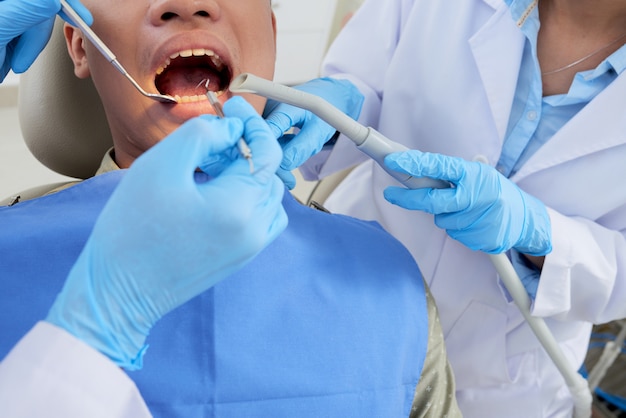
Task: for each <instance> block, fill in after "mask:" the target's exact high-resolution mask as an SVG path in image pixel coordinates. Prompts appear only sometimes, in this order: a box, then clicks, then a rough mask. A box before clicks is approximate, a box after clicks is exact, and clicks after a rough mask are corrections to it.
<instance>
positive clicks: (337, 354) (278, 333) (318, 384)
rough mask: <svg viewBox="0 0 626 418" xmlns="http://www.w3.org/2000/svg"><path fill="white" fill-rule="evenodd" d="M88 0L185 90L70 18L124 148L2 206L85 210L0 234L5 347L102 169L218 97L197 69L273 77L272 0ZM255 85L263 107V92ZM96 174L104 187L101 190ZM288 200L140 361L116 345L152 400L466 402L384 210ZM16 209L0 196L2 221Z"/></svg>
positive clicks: (439, 410)
mask: <svg viewBox="0 0 626 418" xmlns="http://www.w3.org/2000/svg"><path fill="white" fill-rule="evenodd" d="M84 3H85V5H86V6H87V7H88V8H89V10H90V11H91V13H92V14H93V16H94V24H93V26H92V27H93V29H94V31H95V32H96V33H97V34H98V35H99V36H100V37H101V38H102V39H103V40H104V42H105V43H106V44H107V45H108V46H109V48H110V49H111V50H112V51H114V53H115V54H116V55H117V58H118V60H119V61H120V62H121V63H122V64H123V65H124V67H125V68H126V70H128V72H129V73H130V74H132V76H133V77H134V78H135V79H136V80H137V81H138V83H139V84H140V85H141V86H142V87H143V88H144V89H146V90H148V91H160V92H161V93H164V94H169V95H172V96H175V97H177V98H179V104H175V105H171V104H164V103H159V102H156V101H153V100H151V99H149V98H146V97H143V96H142V95H140V94H138V93H137V91H136V90H135V89H134V88H133V87H132V85H131V84H130V83H129V82H128V81H127V80H126V79H125V78H124V77H123V76H121V75H120V74H119V72H118V71H117V70H116V69H115V68H113V67H112V66H111V65H110V64H109V63H108V62H107V61H106V60H105V59H104V58H103V57H102V56H101V55H100V54H99V52H98V51H97V50H96V49H95V48H94V47H93V45H91V44H90V42H89V41H88V40H86V39H85V38H84V37H83V36H82V34H81V33H80V31H79V30H77V29H75V28H73V27H71V26H66V27H65V29H64V31H65V36H66V38H67V43H68V50H69V53H70V56H71V58H72V61H73V62H74V71H75V74H76V75H77V76H78V77H80V78H87V77H91V78H92V80H93V82H94V84H95V86H96V89H97V90H98V92H99V95H100V97H101V99H102V103H103V105H104V109H105V111H106V116H107V119H108V122H109V125H110V129H111V133H112V137H113V142H114V149H113V151H112V152H110V153H109V154H108V155H106V156H105V158H104V161H103V164H102V167H101V169H100V172H99V173H100V174H102V175H101V176H97V178H102V179H104V180H102V182H100V183H99V182H97V181H96V182H91V183H89V182H86V183H82V184H79V185H77V186H73V187H70V188H68V189H65V190H61V191H59V192H57V193H55V194H53V195H49V196H46V197H45V198H42V199H36V200H34V201H29V202H25V203H19V204H17V205H15V206H14V207H12V208H8V209H11V210H12V211H19V210H23V211H25V213H26V214H28V211H29V210H31V208H32V207H36V208H37V207H38V210H40V211H42V210H43V211H44V213H45V211H46V210H49V213H55V212H57V211H58V210H59V209H58V208H68V207H73V208H77V210H76V211H75V213H74V215H73V216H75V218H73V217H70V218H69V219H62V220H61V219H60V220H59V225H65V226H66V228H58V227H55V228H43V230H41V231H29V232H31V234H30V235H29V236H18V237H12V239H11V242H10V245H9V242H8V241H6V239H5V240H1V241H0V243H1V245H2V247H5V246H6V247H7V248H6V249H5V248H2V251H1V252H2V255H1V256H0V258H1V259H0V261H1V264H2V266H3V278H2V280H3V286H4V285H5V284H6V285H7V286H8V288H9V289H11V291H10V292H3V293H2V295H0V301H1V302H0V304H1V305H2V306H3V310H4V312H5V313H8V315H6V314H5V315H4V316H3V317H2V318H0V321H1V322H2V324H1V325H0V327H1V328H2V329H3V333H2V337H0V356H1V357H4V356H5V355H6V353H7V352H8V350H9V349H10V348H11V347H12V346H13V345H14V344H15V343H16V342H17V341H18V339H19V338H20V337H21V336H22V335H24V334H25V333H26V332H27V331H28V330H29V329H30V328H31V327H32V326H33V324H34V323H35V322H36V321H37V320H39V319H41V318H44V317H45V316H46V312H47V310H48V309H49V308H50V306H51V305H52V303H53V301H54V299H55V296H56V295H57V293H58V292H59V290H60V289H61V288H62V286H63V281H64V280H65V277H66V276H67V272H68V270H69V269H70V267H71V265H72V264H73V262H74V261H75V258H76V256H77V254H78V253H79V252H80V248H81V246H80V243H81V242H84V240H85V239H86V236H87V235H88V233H89V225H91V224H92V223H93V221H94V218H95V217H96V216H97V214H98V213H99V211H100V210H101V208H102V206H103V205H104V203H105V202H106V199H107V197H108V196H109V195H110V193H111V192H112V190H113V189H114V186H115V181H116V179H118V178H119V176H117V175H114V176H111V175H110V174H111V173H107V172H111V171H114V170H118V169H119V168H122V169H123V168H128V167H130V165H131V164H132V163H133V162H134V161H135V159H137V158H138V157H139V156H140V155H141V154H142V153H143V152H145V151H146V150H148V149H149V148H151V147H152V146H154V145H155V144H157V143H158V142H160V141H161V140H162V139H163V138H165V137H166V136H167V135H169V134H171V133H173V132H175V131H176V130H177V128H179V126H180V125H182V124H183V123H184V122H185V121H187V120H189V119H191V118H193V117H195V116H198V115H200V114H210V113H213V110H212V108H211V106H210V104H209V102H208V101H207V100H206V98H205V96H204V92H205V90H204V88H203V83H202V81H203V80H207V79H208V80H209V84H208V88H209V89H211V90H213V91H216V92H218V94H219V98H220V101H221V102H222V103H224V102H226V101H227V100H228V99H229V98H230V93H229V92H228V90H227V86H228V84H229V82H230V80H232V78H233V77H235V76H237V75H238V74H240V73H242V72H251V73H254V74H256V75H258V76H261V77H265V78H272V75H273V71H274V61H275V58H276V54H275V35H276V30H275V20H274V15H273V13H272V10H271V7H270V1H269V0H237V1H233V0H200V1H191V0H184V1H183V0H158V1H149V0H136V1H130V2H129V1H122V0H99V1H96V0H89V1H85V2H84ZM245 98H246V100H248V101H249V102H250V103H251V104H252V105H253V106H254V108H255V109H256V110H257V112H261V111H262V109H263V106H264V104H265V100H264V99H263V98H260V97H257V96H253V95H249V96H246V97H245ZM227 108H228V106H226V109H227ZM253 159H254V156H253ZM250 175H251V176H252V175H254V174H250ZM205 181H209V182H210V181H211V180H210V179H208V180H207V179H205ZM101 183H104V185H105V187H102V189H96V190H94V188H95V187H98V185H99V184H101ZM172 192H173V196H172V199H176V196H175V190H173V191H172ZM57 204H58V205H59V206H56V205H57ZM22 205H23V206H22ZM283 206H284V208H285V211H286V213H287V215H288V218H289V225H288V227H287V229H286V230H285V231H284V232H283V233H282V234H281V235H280V236H278V238H276V240H275V241H274V242H273V243H272V244H270V245H269V246H268V247H267V248H266V249H265V250H264V251H263V252H262V253H261V254H260V255H259V256H258V257H257V258H255V259H254V260H252V261H251V262H250V263H249V264H247V265H246V266H245V267H244V268H243V269H242V270H240V271H238V272H237V273H235V274H233V275H232V276H230V277H228V278H227V279H226V280H224V281H223V282H221V283H219V284H218V285H216V286H215V287H213V288H212V289H211V290H209V291H206V292H204V293H202V294H200V296H198V297H196V298H194V299H192V300H191V301H189V302H188V303H186V304H184V305H182V306H181V307H180V308H178V309H176V310H174V311H172V312H171V313H170V314H168V315H167V316H165V317H164V318H162V319H161V320H160V321H159V322H158V323H157V324H156V325H155V326H154V327H153V328H152V329H151V331H150V335H149V337H148V338H147V340H146V344H147V345H149V348H148V349H147V353H146V356H147V357H146V361H145V364H144V365H143V367H141V357H142V356H143V354H144V352H146V346H144V347H141V348H140V349H139V350H138V352H137V353H135V354H136V359H137V361H136V362H134V363H132V364H127V363H124V362H118V361H117V360H116V359H115V358H111V359H112V360H113V361H116V363H117V364H118V365H121V366H122V367H124V368H126V369H128V370H131V369H133V368H135V369H139V370H132V371H129V372H128V376H129V377H130V378H131V379H132V380H133V381H134V382H135V384H136V385H137V387H138V389H139V391H140V392H141V394H142V396H143V398H144V400H145V402H146V404H147V406H148V408H149V410H150V412H151V413H152V414H153V415H154V416H158V417H177V416H179V417H193V416H198V417H200V416H233V417H234V416H236V417H241V416H257V417H280V416H284V417H293V416H312V417H313V416H314V417H321V416H324V417H331V416H337V417H346V416H371V417H395V416H398V417H402V416H409V415H411V416H416V417H418V416H419V417H421V416H432V417H441V416H446V414H449V415H448V416H453V413H454V414H456V413H457V411H458V410H457V407H456V403H455V401H454V397H453V390H454V389H453V388H454V383H453V379H452V377H451V375H450V371H449V367H448V365H447V360H446V359H445V349H444V346H443V341H442V336H441V330H440V329H439V325H438V320H437V317H436V309H435V307H434V304H433V302H432V300H431V299H430V297H429V296H427V290H426V289H425V288H424V284H423V281H422V277H421V275H420V273H419V270H418V268H417V266H416V265H415V263H414V261H413V260H412V258H411V256H410V255H409V253H408V252H407V251H406V250H405V249H404V248H403V247H402V246H401V245H400V244H399V243H398V242H397V241H395V239H393V238H392V237H390V236H389V235H388V234H386V233H385V232H383V230H382V228H380V227H378V226H377V225H375V224H372V223H367V222H362V221H358V220H355V219H352V218H348V217H344V216H339V215H329V214H326V213H323V212H319V211H315V210H312V209H310V208H307V207H304V206H302V205H300V204H299V203H297V202H296V201H295V200H294V199H293V198H292V197H291V195H290V194H289V193H285V195H284V198H283ZM63 210H65V209H63ZM180 210H181V211H185V210H186V209H185V207H180ZM7 213H8V210H7V211H5V212H0V224H1V223H2V219H3V214H7ZM209 216H210V215H209ZM66 218H67V217H66ZM8 219H12V218H10V217H9V218H8ZM225 221H227V220H225ZM56 226H58V225H56ZM207 239H208V240H210V239H211V237H207ZM51 243H53V244H51ZM162 245H163V246H164V247H165V248H166V246H167V245H168V244H167V242H163V243H162ZM34 260H37V262H33V261H34ZM41 260H46V262H45V263H42V262H41ZM24 265H29V266H37V267H38V269H37V268H30V267H29V268H28V269H23V266H24ZM25 270H26V271H25ZM5 272H8V273H6V274H5ZM43 277H46V279H45V281H43V280H42V278H43ZM4 307H7V308H4ZM105 354H106V353H105ZM418 381H419V384H418Z"/></svg>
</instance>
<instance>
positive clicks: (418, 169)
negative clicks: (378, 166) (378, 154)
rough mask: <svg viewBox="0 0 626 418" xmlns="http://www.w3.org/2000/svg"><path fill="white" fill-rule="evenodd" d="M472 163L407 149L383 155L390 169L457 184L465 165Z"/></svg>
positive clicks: (461, 177)
mask: <svg viewBox="0 0 626 418" xmlns="http://www.w3.org/2000/svg"><path fill="white" fill-rule="evenodd" d="M467 164H472V163H469V162H467V161H465V160H463V159H461V158H456V157H449V156H446V155H441V154H433V153H428V152H421V151H417V150H409V151H403V152H394V153H391V154H389V155H387V156H386V157H385V165H386V166H387V167H388V168H390V169H391V170H394V171H398V172H400V173H405V174H409V175H412V176H414V177H431V178H434V179H439V180H445V181H449V182H451V183H454V184H458V183H459V182H460V181H461V180H462V179H463V177H464V176H465V174H466V165H467Z"/></svg>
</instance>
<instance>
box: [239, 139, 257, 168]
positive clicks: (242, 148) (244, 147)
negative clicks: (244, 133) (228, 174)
mask: <svg viewBox="0 0 626 418" xmlns="http://www.w3.org/2000/svg"><path fill="white" fill-rule="evenodd" d="M237 148H238V149H239V153H240V154H241V156H242V157H243V158H245V159H246V160H248V163H249V164H250V174H252V173H254V162H253V161H252V150H251V149H250V147H249V146H248V144H247V143H246V141H245V140H244V139H243V138H240V139H239V142H237Z"/></svg>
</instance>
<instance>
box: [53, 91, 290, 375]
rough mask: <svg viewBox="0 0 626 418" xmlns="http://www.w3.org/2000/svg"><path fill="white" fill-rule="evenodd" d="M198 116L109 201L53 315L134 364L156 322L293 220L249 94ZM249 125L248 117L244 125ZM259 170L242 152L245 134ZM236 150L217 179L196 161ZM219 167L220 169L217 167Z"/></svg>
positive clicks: (272, 144) (152, 153) (142, 161)
mask: <svg viewBox="0 0 626 418" xmlns="http://www.w3.org/2000/svg"><path fill="white" fill-rule="evenodd" d="M224 111H225V112H226V114H227V115H230V116H234V117H227V118H224V119H217V118H216V117H214V116H202V117H199V118H195V119H192V120H190V121H188V122H187V123H185V124H184V125H182V126H181V127H180V128H179V129H178V130H176V131H175V132H173V133H172V134H171V135H169V136H168V137H166V138H165V139H164V140H163V141H162V142H160V143H158V144H157V145H155V146H154V147H153V148H152V149H150V150H149V151H147V152H146V153H145V154H143V155H142V156H141V157H140V158H139V159H137V160H136V161H135V162H134V164H133V165H132V166H131V168H130V169H129V170H128V172H127V173H126V174H125V176H124V177H123V179H122V180H121V182H120V184H119V185H118V187H117V188H116V190H115V191H114V193H113V194H112V196H111V198H110V200H109V201H108V202H107V204H106V205H105V207H104V209H103V210H102V213H101V214H100V216H99V217H98V219H97V221H96V224H95V227H94V229H93V231H92V234H91V236H90V237H89V239H88V241H87V243H86V245H85V247H84V249H83V251H82V252H81V254H80V256H79V258H78V260H77V261H76V263H75V265H74V266H73V268H72V270H71V272H70V274H69V276H68V278H67V281H66V283H65V285H64V287H63V290H62V292H61V293H60V294H59V296H58V297H57V299H56V301H55V302H54V304H53V306H52V308H51V310H50V312H49V314H48V317H47V321H49V322H51V323H53V324H55V325H57V326H59V327H61V328H63V329H65V330H67V331H68V332H70V333H71V334H73V335H74V336H76V337H77V338H79V339H81V340H83V341H84V342H86V343H87V344H89V345H91V346H92V347H93V348H95V349H97V350H99V351H100V352H101V353H103V354H105V355H106V356H108V357H109V358H110V359H111V360H113V361H114V362H115V363H117V364H118V365H119V366H122V367H125V368H127V369H131V370H132V369H136V368H140V367H141V360H142V356H143V352H144V342H145V339H146V337H147V335H148V333H149V331H150V329H151V327H152V326H153V325H154V324H155V322H157V321H158V320H159V318H161V317H162V316H163V315H165V314H166V313H167V312H169V311H171V310H172V309H174V308H176V307H177V306H179V305H182V304H183V303H185V302H186V301H188V300H189V299H191V298H193V297H194V296H196V295H198V294H199V293H201V292H203V291H205V290H206V289H208V288H210V287H211V286H213V285H214V284H215V283H217V282H218V281H220V280H222V279H224V278H225V277H227V276H228V275H230V274H231V273H233V272H234V271H236V270H238V269H239V268H240V267H242V266H243V265H244V264H246V263H247V262H248V261H250V260H251V259H252V258H253V257H255V256H256V255H257V254H258V253H259V252H260V251H261V250H262V249H263V248H264V247H265V246H267V245H268V244H269V243H270V242H271V241H272V240H273V239H274V238H276V237H277V236H278V235H279V234H280V233H281V232H282V231H283V230H284V228H285V227H286V225H287V216H286V214H285V212H284V209H283V207H282V204H281V202H282V196H283V193H284V185H283V184H282V182H281V181H280V179H279V178H278V177H277V176H276V175H275V174H274V173H275V171H276V169H277V168H278V164H279V162H280V158H281V155H282V154H281V150H280V147H279V146H278V144H277V143H276V141H275V139H274V138H273V137H272V134H271V132H270V130H269V128H268V127H267V125H266V123H265V121H264V120H263V119H262V118H261V117H260V116H259V115H258V113H256V112H255V111H254V109H253V108H252V107H251V106H250V105H248V104H247V103H246V102H245V101H244V100H243V99H242V98H239V97H238V98H235V99H232V100H231V101H229V102H227V103H226V104H225V106H224ZM242 121H243V123H242ZM242 134H243V136H244V137H245V139H246V140H247V141H248V144H249V146H250V149H251V150H252V153H253V158H254V167H255V172H254V174H250V167H249V165H248V162H247V161H246V160H245V159H243V158H242V157H240V156H238V153H237V151H236V147H235V144H236V142H237V140H238V139H239V138H240V137H241V135H242ZM218 155H221V156H222V157H223V158H218V159H217V160H219V161H221V162H223V161H225V160H228V159H230V157H231V156H234V159H233V160H232V162H231V164H230V165H228V166H226V167H225V168H224V170H223V171H222V172H221V173H214V174H217V175H216V176H215V177H212V178H209V177H207V176H204V180H205V181H198V179H197V177H198V174H200V175H202V174H204V173H197V172H195V169H196V167H203V166H204V167H205V168H206V169H207V170H208V169H209V168H210V167H206V165H207V164H209V163H211V162H212V161H215V160H216V158H215V157H216V156H218ZM213 171H215V170H213Z"/></svg>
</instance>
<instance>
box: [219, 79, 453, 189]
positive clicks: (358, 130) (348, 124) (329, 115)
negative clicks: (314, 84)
mask: <svg viewBox="0 0 626 418" xmlns="http://www.w3.org/2000/svg"><path fill="white" fill-rule="evenodd" d="M230 91H232V92H235V93H255V94H259V95H261V96H264V97H268V98H270V99H274V100H278V101H279V102H283V103H287V104H290V105H293V106H297V107H300V108H302V109H307V110H310V111H311V112H313V113H314V114H316V115H317V116H319V117H320V118H321V119H323V120H324V121H325V122H326V123H328V124H329V125H330V126H332V127H333V128H335V129H336V130H338V131H339V132H341V133H342V134H344V135H345V136H346V137H348V138H349V139H350V140H351V141H352V142H354V144H355V145H356V146H357V148H358V149H359V150H360V151H362V152H363V153H365V154H366V155H368V156H369V157H370V158H372V159H373V160H374V161H376V162H377V163H378V165H380V166H381V167H382V168H383V169H384V170H385V171H386V172H387V173H388V174H389V175H390V176H392V177H393V178H395V179H396V180H398V181H399V182H400V183H402V184H404V185H405V186H407V187H408V188H409V189H421V188H424V187H429V188H433V189H443V188H448V187H450V184H449V183H448V182H445V181H442V180H438V179H432V178H428V177H413V176H410V175H406V174H403V173H398V172H397V171H393V170H389V169H387V167H386V166H385V162H384V159H385V157H386V156H387V155H389V154H391V153H392V152H402V151H408V148H407V147H405V146H404V145H402V144H399V143H398V142H394V141H392V140H390V139H389V138H387V137H385V136H384V135H383V134H381V133H380V132H378V131H377V130H375V129H374V128H371V127H367V128H366V127H365V126H363V125H361V124H360V123H358V122H356V121H355V120H354V119H352V118H350V117H349V116H348V115H346V114H345V113H343V112H341V111H340V110H338V109H337V108H336V107H334V106H333V105H331V104H330V103H328V102H327V101H326V100H324V99H322V98H321V97H319V96H316V95H314V94H310V93H305V92H303V91H300V90H296V89H294V88H291V87H287V86H284V85H282V84H277V83H274V82H272V81H269V80H265V79H263V78H260V77H257V76H255V75H252V74H248V73H244V74H241V75H239V76H238V77H236V78H235V79H234V80H233V81H232V82H231V84H230Z"/></svg>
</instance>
